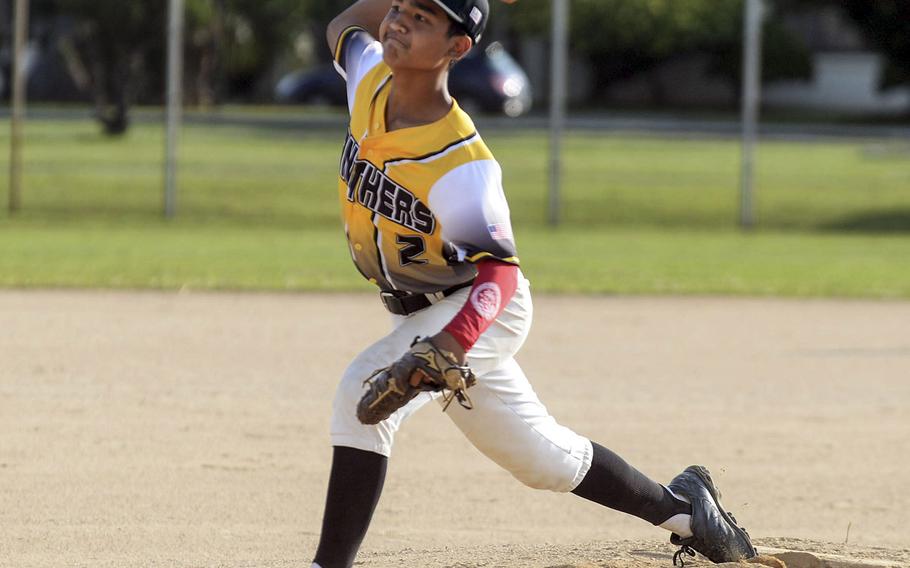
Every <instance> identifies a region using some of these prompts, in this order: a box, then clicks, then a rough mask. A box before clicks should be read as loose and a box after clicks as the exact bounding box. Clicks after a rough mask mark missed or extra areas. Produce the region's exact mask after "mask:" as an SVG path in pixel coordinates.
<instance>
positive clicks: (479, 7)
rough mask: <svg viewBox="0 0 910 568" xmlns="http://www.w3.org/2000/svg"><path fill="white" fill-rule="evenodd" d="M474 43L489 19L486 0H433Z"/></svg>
mask: <svg viewBox="0 0 910 568" xmlns="http://www.w3.org/2000/svg"><path fill="white" fill-rule="evenodd" d="M433 2H436V4H438V5H439V7H440V8H442V9H443V10H445V12H446V14H448V15H449V17H450V18H452V19H453V20H455V22H456V23H458V25H459V26H461V28H462V29H463V30H464V32H465V33H466V34H467V35H468V37H470V38H471V40H472V41H473V42H474V43H475V44H476V43H477V42H478V41H480V36H482V35H483V30H484V28H486V27H487V20H489V19H490V3H489V1H488V0H433Z"/></svg>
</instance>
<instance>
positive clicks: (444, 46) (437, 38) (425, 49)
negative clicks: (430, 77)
mask: <svg viewBox="0 0 910 568" xmlns="http://www.w3.org/2000/svg"><path fill="white" fill-rule="evenodd" d="M450 29H451V20H449V17H448V16H447V15H446V13H445V12H443V11H442V9H441V8H440V7H439V6H437V5H436V4H435V3H433V2H431V1H430V0H395V1H394V2H393V3H392V8H391V10H389V13H388V14H387V15H386V17H385V19H384V20H383V21H382V24H381V25H380V27H379V37H380V39H381V41H382V47H383V50H384V51H383V58H384V59H385V62H386V63H387V64H388V66H389V67H391V68H392V70H393V71H394V70H396V69H413V70H420V71H431V70H438V69H441V68H443V67H448V65H449V62H450V61H451V60H452V59H458V58H460V57H461V56H462V55H464V54H465V53H466V52H467V51H468V50H469V49H470V48H471V40H470V39H468V37H467V36H465V35H460V34H457V35H455V36H452V35H450V34H449V30H450Z"/></svg>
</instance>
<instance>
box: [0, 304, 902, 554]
mask: <svg viewBox="0 0 910 568" xmlns="http://www.w3.org/2000/svg"><path fill="white" fill-rule="evenodd" d="M535 319H536V323H535V326H534V329H533V331H532V334H531V338H530V339H529V341H528V344H527V345H526V346H525V348H524V349H523V351H522V353H521V355H520V357H519V359H520V361H521V363H522V365H523V366H524V368H525V369H526V371H527V373H528V375H529V377H531V380H532V382H533V383H534V385H535V387H536V389H537V391H538V393H539V394H540V396H541V398H542V399H543V400H544V402H545V403H547V405H548V407H549V408H550V410H551V412H552V413H553V414H554V415H555V416H556V417H557V418H558V419H559V420H560V421H561V422H562V423H564V424H566V425H567V426H570V427H572V428H574V429H576V430H577V431H579V432H581V433H583V434H585V435H588V436H590V437H591V438H593V439H595V440H597V441H599V442H600V443H602V444H604V445H606V446H608V447H610V448H612V449H614V450H616V451H617V452H619V453H620V454H621V455H623V456H624V457H626V458H627V459H628V460H629V461H631V462H632V463H633V464H635V465H637V466H638V467H639V468H640V469H642V470H643V471H645V472H647V473H649V474H650V475H652V476H653V477H655V478H657V479H659V480H662V481H666V480H668V479H669V478H670V477H672V476H673V475H674V474H675V473H677V472H678V471H679V470H681V469H682V468H683V467H685V466H687V465H689V464H690V463H704V464H705V465H708V466H709V467H710V468H711V469H712V471H713V473H714V475H715V478H716V480H717V481H718V485H719V486H720V487H721V488H722V490H723V491H724V493H725V495H726V496H727V498H726V499H725V504H726V505H727V506H728V507H729V508H730V509H731V510H733V511H734V512H735V514H736V516H737V517H738V518H739V519H740V521H741V522H742V523H743V524H744V525H746V526H747V528H748V529H749V531H750V533H751V534H752V535H753V536H755V537H756V539H757V541H758V542H759V543H760V544H763V545H765V546H768V547H777V548H790V549H808V550H814V551H817V552H826V553H830V554H836V555H841V556H849V557H853V558H854V559H867V560H869V559H872V560H876V561H878V562H879V563H880V564H879V565H883V566H910V550H908V549H910V536H908V535H910V528H908V526H910V521H908V511H910V303H906V302H904V303H900V302H860V301H849V302H848V301H844V302H840V301H795V300H794V301H790V300H737V299H704V298H690V299H669V298H668V299H651V298H640V299H630V298H560V297H538V298H536V314H535ZM386 324H387V319H386V317H385V314H384V313H383V312H382V309H381V308H380V307H379V305H378V302H377V301H376V299H375V297H373V296H361V295H258V294H248V295H235V294H197V293H186V294H159V293H127V292H123V293H107V292H104V293H101V292H15V291H8V292H0V432H2V434H0V566H4V567H7V566H8V567H16V568H26V567H32V566H48V567H58V566H86V567H99V566H110V567H147V566H181V567H183V566H230V567H240V566H243V567H248V566H264V567H290V566H295V567H303V568H308V566H309V560H310V558H311V555H312V552H313V549H314V547H315V543H316V539H317V537H318V532H319V526H320V517H321V513H322V502H323V498H324V491H325V482H326V479H327V475H328V467H329V457H330V448H329V443H328V417H329V411H330V402H331V397H332V392H333V389H334V384H335V381H336V378H337V377H338V376H339V375H340V373H341V371H342V370H343V368H344V366H345V365H346V363H347V362H348V360H350V359H351V358H352V357H353V356H354V355H355V354H356V353H357V352H358V351H359V350H360V349H361V348H363V347H364V346H366V345H367V344H368V343H369V342H371V341H372V340H374V339H376V338H378V337H379V336H381V335H382V334H383V333H384V330H385V329H386ZM665 542H666V535H665V534H664V533H663V532H662V531H660V530H659V529H655V528H653V527H650V526H647V525H646V524H644V523H643V522H641V521H638V520H636V519H632V518H626V517H623V516H621V515H620V514H617V513H613V512H611V511H608V510H606V509H603V508H600V507H598V506H596V505H593V504H591V503H587V502H584V501H582V500H580V499H578V498H575V497H574V496H571V495H556V494H549V493H540V492H535V491H533V490H531V489H527V488H525V487H523V486H521V485H520V484H519V483H518V482H516V481H514V480H513V479H512V478H511V477H510V476H509V475H508V474H506V473H504V472H503V471H501V470H499V469H498V468H497V467H496V466H495V465H494V464H492V463H490V462H488V461H487V460H486V459H485V458H483V457H482V456H481V455H480V454H479V453H478V452H477V451H476V450H474V449H473V448H472V447H471V446H470V445H469V444H468V443H467V442H466V441H465V440H463V439H462V438H461V437H460V434H459V433H458V431H457V430H456V429H455V428H454V427H453V426H452V425H451V424H450V423H449V422H448V420H447V419H446V418H445V417H444V416H443V415H441V414H440V412H439V410H438V408H437V407H435V406H432V407H428V408H425V409H424V410H423V411H421V412H420V413H419V414H418V415H417V416H415V417H414V418H413V419H412V420H411V421H410V423H408V424H407V425H406V427H405V429H404V431H403V432H402V433H401V434H400V436H399V438H398V441H397V446H396V453H395V455H394V456H393V458H392V464H391V468H390V478H389V481H388V483H387V488H386V493H385V495H384V497H383V501H382V502H381V503H380V506H379V510H378V512H377V514H376V518H375V520H374V524H373V529H372V531H371V533H370V535H369V537H368V538H367V541H366V543H365V545H364V550H363V554H362V556H361V560H362V564H360V565H362V566H364V567H382V568H391V567H398V566H421V567H423V566H427V567H435V566H451V567H462V568H467V567H480V566H489V567H493V566H497V567H503V568H526V567H528V568H545V567H546V568H555V567H582V566H586V567H591V566H597V567H613V566H617V567H618V566H639V567H650V566H668V565H669V564H670V561H669V556H668V554H669V553H671V552H672V549H671V548H670V547H669V545H667V544H665ZM826 543H837V544H826ZM830 565H832V566H833V565H834V564H830Z"/></svg>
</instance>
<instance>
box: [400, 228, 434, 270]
mask: <svg viewBox="0 0 910 568" xmlns="http://www.w3.org/2000/svg"><path fill="white" fill-rule="evenodd" d="M395 241H396V242H397V243H398V245H399V247H400V248H399V249H398V262H399V263H400V264H401V266H407V265H409V264H426V263H427V262H428V261H427V260H425V259H422V258H417V257H418V256H420V255H422V254H423V253H425V252H426V250H427V245H426V243H424V241H423V237H419V236H417V235H413V236H412V235H397V236H396V239H395Z"/></svg>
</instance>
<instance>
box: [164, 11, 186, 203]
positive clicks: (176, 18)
mask: <svg viewBox="0 0 910 568" xmlns="http://www.w3.org/2000/svg"><path fill="white" fill-rule="evenodd" d="M169 4H170V7H169V15H168V16H169V17H168V27H167V111H166V114H167V116H166V122H167V127H166V136H165V149H164V155H165V159H164V160H165V168H164V169H165V171H164V216H165V217H166V218H168V219H172V218H173V217H174V216H175V215H176V214H177V142H178V136H177V135H178V130H179V128H180V122H181V116H182V104H183V19H184V18H183V16H184V14H183V10H184V0H170V3H169Z"/></svg>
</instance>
